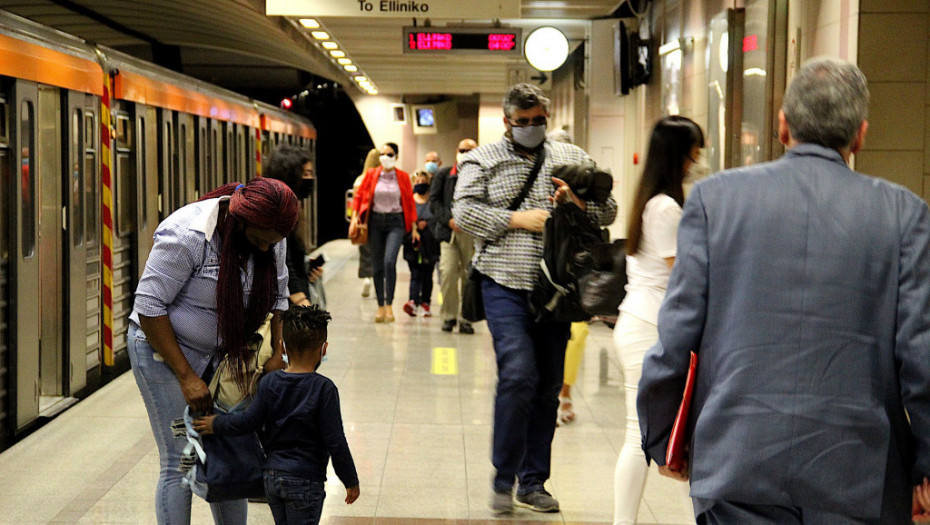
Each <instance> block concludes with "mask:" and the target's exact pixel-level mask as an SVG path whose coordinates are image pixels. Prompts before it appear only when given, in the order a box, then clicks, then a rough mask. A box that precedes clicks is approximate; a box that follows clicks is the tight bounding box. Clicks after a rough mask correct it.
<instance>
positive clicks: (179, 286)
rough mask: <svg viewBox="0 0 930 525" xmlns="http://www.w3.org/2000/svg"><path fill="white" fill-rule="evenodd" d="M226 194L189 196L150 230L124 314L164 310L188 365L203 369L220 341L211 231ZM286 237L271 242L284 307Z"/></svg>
mask: <svg viewBox="0 0 930 525" xmlns="http://www.w3.org/2000/svg"><path fill="white" fill-rule="evenodd" d="M226 199H228V197H221V198H219V199H209V200H205V201H201V202H194V203H191V204H188V205H187V206H184V207H182V208H180V209H179V210H177V211H175V212H174V213H172V214H171V215H170V216H168V218H166V219H165V220H164V221H162V223H161V224H159V225H158V228H157V229H156V230H155V243H154V245H153V246H152V251H151V252H150V253H149V258H148V261H146V263H145V271H144V272H143V273H142V278H141V279H139V286H138V287H137V288H136V299H135V304H134V305H133V309H132V314H131V315H130V316H129V319H130V320H131V321H132V322H134V323H136V324H137V325H138V324H139V316H140V315H144V316H146V317H159V316H163V315H167V316H168V319H169V321H171V326H172V327H173V328H174V333H175V337H176V338H177V341H178V345H180V347H181V351H182V352H183V353H184V357H186V358H187V361H188V363H190V365H191V368H192V369H193V370H194V373H196V374H197V375H198V376H199V375H203V372H204V370H206V368H207V365H208V364H209V363H210V360H211V359H213V358H214V357H215V354H216V350H217V348H218V347H219V345H220V339H219V334H218V332H217V313H216V285H217V278H218V277H219V273H220V251H221V249H222V243H221V241H220V235H219V232H217V231H216V221H217V218H218V217H219V208H220V202H221V201H222V200H226ZM286 249H287V247H286V241H284V240H282V241H281V242H279V243H278V244H276V245H275V246H274V257H275V266H276V267H277V270H278V272H277V273H278V298H277V301H276V302H275V305H274V308H275V310H287V307H288V299H287V298H288V290H287V278H288V275H287V266H286V256H285V252H286ZM253 270H254V267H253V261H252V257H249V260H248V265H247V267H246V270H245V271H244V272H242V274H241V279H242V281H241V282H242V293H243V298H244V303H245V304H243V306H248V299H249V293H250V292H251V289H252V277H253Z"/></svg>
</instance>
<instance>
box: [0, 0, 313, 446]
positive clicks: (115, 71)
mask: <svg viewBox="0 0 930 525" xmlns="http://www.w3.org/2000/svg"><path fill="white" fill-rule="evenodd" d="M284 142H287V143H290V144H295V145H299V146H301V147H305V148H307V149H308V150H309V151H310V154H311V156H313V155H314V151H315V143H316V131H315V129H314V128H313V125H312V123H311V122H310V121H309V120H307V119H304V118H302V117H299V116H297V115H293V114H290V113H287V112H284V111H281V110H279V109H277V108H275V107H274V106H270V105H267V104H263V103H260V102H257V101H254V100H252V99H249V98H247V97H243V96H241V95H238V94H235V93H233V92H230V91H226V90H224V89H221V88H218V87H216V86H212V85H210V84H207V83H204V82H201V81H198V80H195V79H192V78H190V77H186V76H183V75H180V74H178V73H175V72H172V71H169V70H166V69H163V68H160V67H157V66H155V65H153V64H150V63H147V62H145V61H142V60H139V59H136V58H133V57H130V56H128V55H125V54H122V53H119V52H117V51H115V50H111V49H107V48H104V47H99V46H94V45H91V44H89V43H87V42H84V41H82V40H80V39H78V38H75V37H72V36H70V35H67V34H64V33H61V32H58V31H55V30H52V29H49V28H47V27H44V26H40V25H37V24H35V23H32V22H30V21H28V20H25V19H22V18H19V17H16V16H13V15H10V14H8V13H4V12H0V448H3V447H4V446H5V445H6V444H8V443H10V442H11V440H12V439H13V438H15V437H16V436H17V435H18V434H21V433H23V432H25V431H28V430H29V429H30V428H32V427H34V426H35V425H36V424H37V423H38V422H39V421H41V420H42V418H46V417H51V416H53V415H55V414H56V413H58V412H60V411H61V410H63V409H64V408H67V406H69V405H70V404H73V403H74V402H76V400H77V399H78V398H80V397H82V396H85V395H86V394H88V393H89V392H91V391H93V390H94V389H96V388H99V386H100V385H101V384H103V382H105V380H106V378H107V377H112V376H113V375H114V374H116V373H119V372H122V371H125V370H126V369H128V359H127V357H126V350H125V349H126V342H125V333H126V329H127V322H128V321H127V318H128V315H129V313H130V311H131V309H132V304H133V292H134V290H135V287H136V283H137V282H138V279H139V275H140V273H141V271H142V269H143V268H144V266H145V260H146V257H147V256H148V252H149V250H150V248H151V245H152V236H153V233H154V231H155V228H156V226H157V225H158V223H159V222H160V220H161V219H163V218H165V217H167V216H168V215H169V214H170V213H171V212H172V211H174V210H175V209H177V208H179V207H180V206H183V205H184V204H186V203H188V202H191V201H193V200H196V199H197V198H198V197H199V196H200V195H202V194H204V193H206V192H207V191H209V190H210V189H212V188H214V187H216V186H218V185H220V184H223V183H226V182H230V181H243V182H244V181H246V180H248V179H250V178H252V177H253V176H255V175H258V174H260V171H261V160H262V157H263V155H267V153H268V152H269V151H271V150H272V149H273V148H274V146H276V145H278V144H281V143H284ZM315 210H316V194H315V192H314V193H313V194H311V196H310V197H309V198H308V199H307V200H306V201H305V202H304V203H303V211H302V215H301V217H302V221H303V222H302V226H303V228H302V230H301V231H303V232H304V237H305V238H304V241H305V242H306V243H307V245H308V246H311V247H312V246H315V242H316V231H317V228H316V213H315Z"/></svg>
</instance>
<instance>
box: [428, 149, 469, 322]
mask: <svg viewBox="0 0 930 525" xmlns="http://www.w3.org/2000/svg"><path fill="white" fill-rule="evenodd" d="M477 147H478V143H477V142H475V141H474V140H472V139H465V140H463V141H461V142H459V146H458V150H457V151H456V153H455V161H456V162H455V165H453V166H449V167H446V168H440V169H439V171H437V172H436V175H435V176H434V177H433V182H432V183H431V184H430V196H429V202H430V204H429V205H430V210H431V211H432V212H433V219H431V223H430V228H431V229H432V231H433V234H434V235H435V236H436V238H437V239H439V241H440V244H439V247H440V248H439V249H440V253H439V289H440V291H441V292H442V307H441V308H440V310H439V315H440V317H441V318H442V330H443V331H444V332H451V331H452V329H453V328H455V325H456V323H458V325H459V333H460V334H473V333H475V329H474V328H472V326H471V324H469V323H468V321H466V320H464V319H460V317H461V314H460V312H461V306H462V300H461V297H462V296H461V294H460V290H461V289H462V287H463V286H465V279H466V278H467V277H468V276H467V275H466V274H465V269H466V268H467V267H468V261H470V260H471V257H472V255H474V253H475V245H474V239H473V238H472V236H471V235H469V234H467V233H465V232H464V231H462V230H461V229H460V228H459V227H458V226H456V225H455V219H453V218H452V195H453V194H454V192H455V182H456V181H457V180H458V165H459V164H460V163H461V162H462V159H463V158H464V157H465V155H466V154H467V153H468V152H469V151H471V150H473V149H475V148H477ZM437 158H438V155H437Z"/></svg>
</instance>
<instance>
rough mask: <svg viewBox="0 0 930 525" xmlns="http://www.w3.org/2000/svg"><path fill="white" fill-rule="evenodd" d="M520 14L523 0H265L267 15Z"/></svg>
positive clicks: (513, 16) (427, 15)
mask: <svg viewBox="0 0 930 525" xmlns="http://www.w3.org/2000/svg"><path fill="white" fill-rule="evenodd" d="M476 13H480V14H481V18H520V0H468V1H467V2H463V1H462V0H265V14H266V15H280V16H338V17H347V16H351V17H358V16H364V17H377V18H389V17H402V18H410V17H423V18H459V19H467V18H474V17H475V14H476Z"/></svg>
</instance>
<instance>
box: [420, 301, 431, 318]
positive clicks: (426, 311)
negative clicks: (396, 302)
mask: <svg viewBox="0 0 930 525" xmlns="http://www.w3.org/2000/svg"><path fill="white" fill-rule="evenodd" d="M420 308H421V309H423V317H432V316H433V313H432V312H430V311H429V303H423V304H421V305H420Z"/></svg>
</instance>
